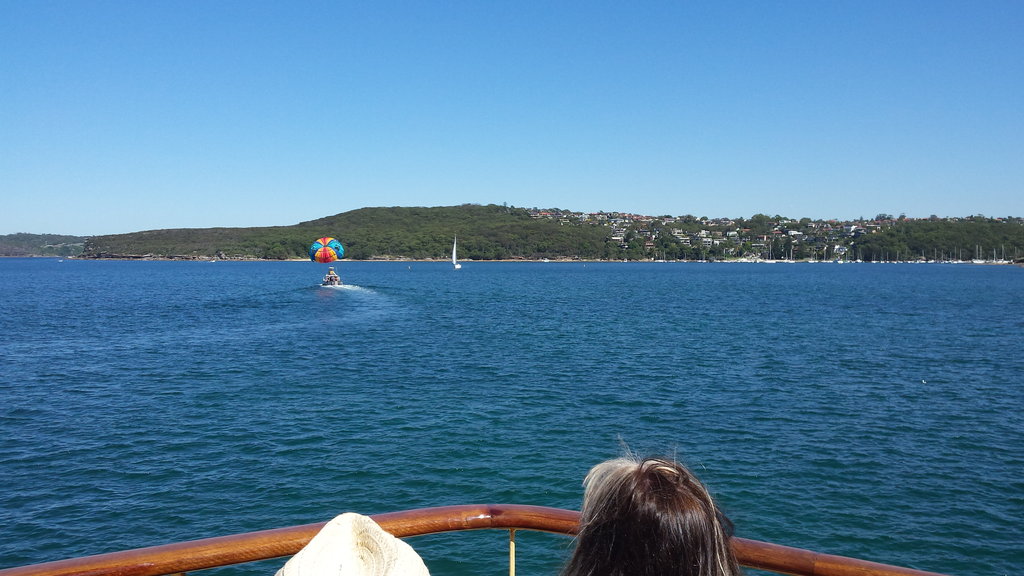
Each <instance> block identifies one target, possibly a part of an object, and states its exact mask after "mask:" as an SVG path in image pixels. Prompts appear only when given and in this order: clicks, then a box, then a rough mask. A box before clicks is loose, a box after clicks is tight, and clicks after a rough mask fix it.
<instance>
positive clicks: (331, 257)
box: [309, 236, 345, 264]
mask: <svg viewBox="0 0 1024 576" xmlns="http://www.w3.org/2000/svg"><path fill="white" fill-rule="evenodd" d="M344 255H345V248H344V247H342V245H341V242H338V241H337V240H335V239H334V238H331V237H330V236H324V237H323V238H319V239H317V240H316V242H313V244H312V245H311V246H310V247H309V259H310V260H312V261H313V262H322V263H324V264H326V263H328V262H334V261H335V260H337V259H338V258H341V257H342V256H344Z"/></svg>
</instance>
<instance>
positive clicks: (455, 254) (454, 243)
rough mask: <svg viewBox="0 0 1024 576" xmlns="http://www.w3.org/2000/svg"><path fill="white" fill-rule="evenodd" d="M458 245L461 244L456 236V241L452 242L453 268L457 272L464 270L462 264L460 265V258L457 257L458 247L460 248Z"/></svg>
mask: <svg viewBox="0 0 1024 576" xmlns="http://www.w3.org/2000/svg"><path fill="white" fill-rule="evenodd" d="M458 244H459V237H458V236H456V237H455V239H454V240H453V241H452V267H454V268H455V269H456V270H458V269H459V268H462V264H459V257H458V255H457V250H456V247H457V246H458Z"/></svg>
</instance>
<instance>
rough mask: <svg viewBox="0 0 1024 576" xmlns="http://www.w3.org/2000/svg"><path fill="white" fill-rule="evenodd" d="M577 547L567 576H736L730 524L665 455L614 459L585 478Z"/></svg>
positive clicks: (696, 482) (693, 478) (697, 482)
mask: <svg viewBox="0 0 1024 576" xmlns="http://www.w3.org/2000/svg"><path fill="white" fill-rule="evenodd" d="M583 485H584V487H585V489H584V494H583V510H582V513H581V517H580V532H579V534H578V535H577V537H576V548H575V550H574V551H573V555H572V557H571V558H570V560H569V563H568V564H567V565H566V567H565V570H563V572H562V574H563V576H663V575H665V576H667V575H672V576H739V575H740V574H742V572H741V571H740V568H739V565H738V564H737V562H736V557H735V556H734V555H733V552H732V548H731V547H730V546H729V538H730V537H731V536H732V523H731V522H729V519H728V518H726V517H725V515H723V514H722V513H721V512H720V511H719V510H718V507H717V506H716V505H715V503H714V501H713V500H712V498H711V495H710V494H709V493H708V491H707V489H706V488H705V487H704V485H703V484H701V482H700V480H698V479H697V477H696V476H694V475H693V473H692V472H690V471H689V470H687V469H686V468H685V467H684V466H683V465H682V464H679V463H678V462H675V461H673V460H668V459H661V458H648V459H646V460H639V459H636V458H617V459H615V460H609V461H607V462H602V463H600V464H598V465H597V466H594V467H593V468H592V469H591V470H590V472H589V473H588V474H587V477H586V479H585V480H584V481H583Z"/></svg>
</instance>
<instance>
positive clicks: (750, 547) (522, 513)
mask: <svg viewBox="0 0 1024 576" xmlns="http://www.w3.org/2000/svg"><path fill="white" fill-rule="evenodd" d="M371 518H373V520H374V521H375V522H377V523H378V524H379V525H380V526H381V527H382V528H384V530H386V531H388V532H390V533H391V534H393V535H394V536H397V537H399V538H406V537H410V536H422V535H426V534H439V533H443V532H455V531H462V530H485V529H498V530H508V531H509V548H510V563H511V566H510V572H512V573H514V559H515V532H516V531H517V530H533V531H541V532H550V533H555V534H565V535H572V534H575V532H576V530H577V528H578V524H579V513H578V512H575V511H572V510H563V509H560V508H548V507H544V506H526V505H515V504H468V505H460V506H442V507H437V508H423V509H418V510H408V511H402V512H389V513H385V514H377V515H373V516H371ZM325 524H326V522H324V523H314V524H306V525H302V526H292V527H288V528H277V529H273V530H264V531H261V532H250V533H247V534H237V535H233V536H221V537H216V538H207V539H203V540H193V541H190V542H179V543H175V544H166V545H163V546H153V547H150V548H139V549H136V550H128V551H123V552H113V553H109V554H99V555H96V556H87V557H84V558H72V559H68V560H58V561H55V562H47V563H44V564H34V565H30V566H21V567H16V568H7V569H0V576H85V575H89V576H125V575H131V576H162V575H168V574H182V573H185V572H188V571H194V570H203V569H207V568H216V567H220V566H229V565H233V564H242V563H246V562H255V561H258V560H269V559H272V558H281V557H285V556H291V555H293V554H295V553H297V552H298V551H299V550H300V549H302V547H303V546H305V545H306V543H308V542H309V541H310V540H311V539H312V538H313V536H315V535H316V533H317V532H319V531H320V529H321V528H323V526H324V525H325ZM732 546H733V550H734V551H735V553H736V557H737V559H738V560H739V562H740V564H742V565H743V566H746V567H748V568H754V569H757V570H767V571H770V572H777V573H780V574H793V575H796V576H942V575H940V574H937V573H935V572H924V571H920V570H914V569H911V568H902V567H899V566H890V565H887V564H880V563H877V562H870V561H867V560H858V559H855V558H847V557H843V556H834V555H830V554H822V553H818V552H812V551H810V550H803V549H799V548H791V547H788V546H781V545H778V544H771V543H768V542H760V541H757V540H748V539H745V538H738V537H734V538H733V539H732Z"/></svg>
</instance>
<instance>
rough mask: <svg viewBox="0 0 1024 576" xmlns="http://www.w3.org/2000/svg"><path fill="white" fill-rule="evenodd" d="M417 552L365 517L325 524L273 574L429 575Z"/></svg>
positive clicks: (348, 515)
mask: <svg viewBox="0 0 1024 576" xmlns="http://www.w3.org/2000/svg"><path fill="white" fill-rule="evenodd" d="M429 575H430V572H428V571H427V567H426V565H424V564H423V559H421V558H420V556H419V554H417V553H416V551H415V550H413V549H412V546H409V545H408V544H406V543H405V542H403V541H402V540H399V539H398V538H395V537H394V536H392V535H391V534H389V533H387V532H386V531H384V529H383V528H381V527H380V525H378V524H377V523H376V522H374V521H373V520H372V519H371V518H369V517H368V516H363V515H361V514H355V513H352V512H347V513H345V514H342V515H340V516H337V517H335V518H334V519H333V520H331V521H330V522H328V523H327V525H326V526H324V527H323V529H321V530H320V532H318V533H317V535H316V536H314V537H313V539H312V540H310V541H309V544H306V546H305V547H304V548H303V549H302V550H299V553H298V554H296V555H295V556H292V558H291V559H290V560H288V562H286V563H285V565H284V566H283V567H282V568H281V569H280V570H278V571H277V574H276V575H275V576H429Z"/></svg>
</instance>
